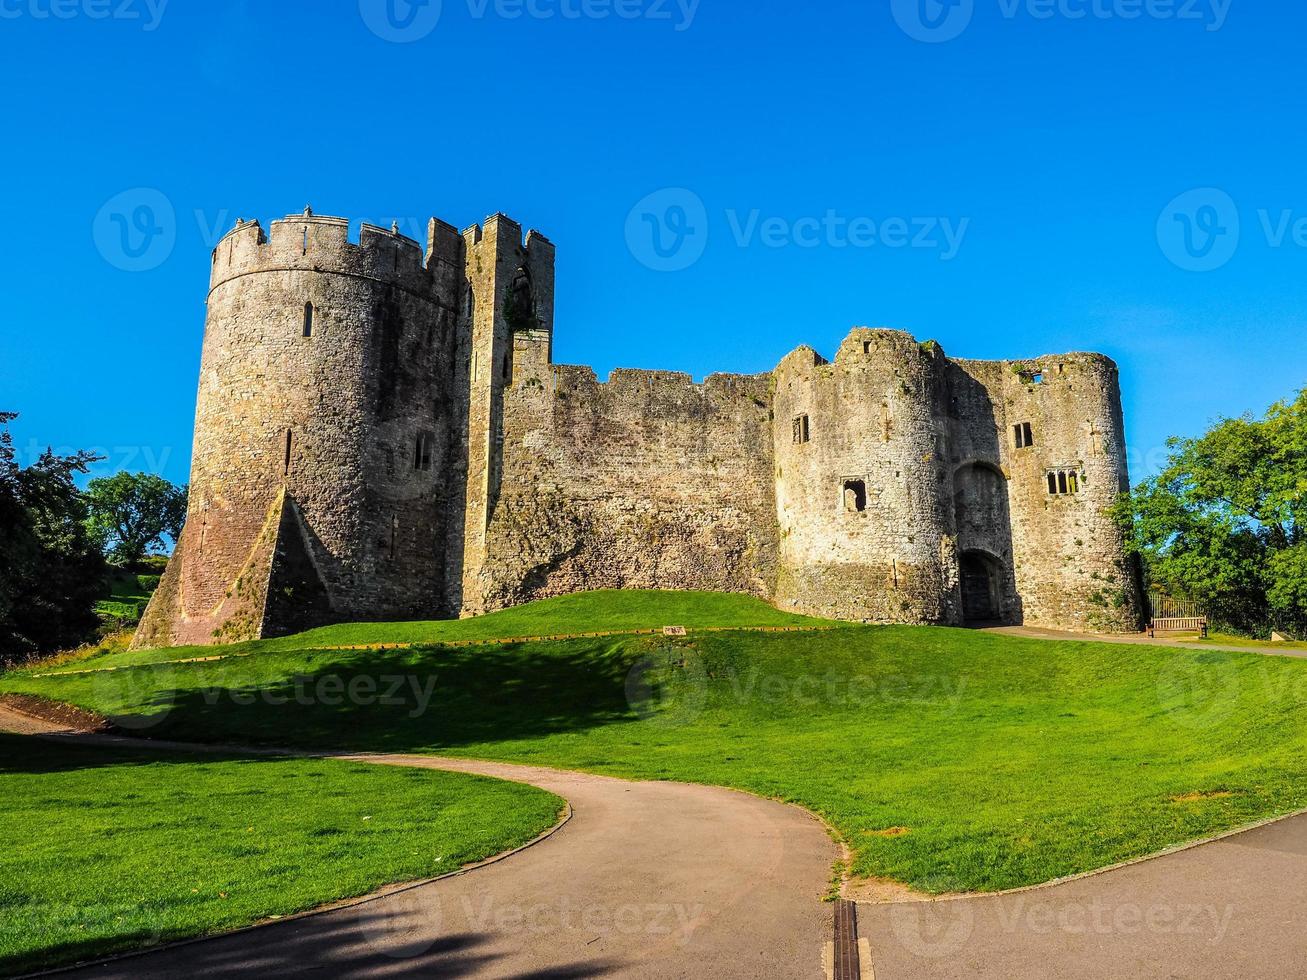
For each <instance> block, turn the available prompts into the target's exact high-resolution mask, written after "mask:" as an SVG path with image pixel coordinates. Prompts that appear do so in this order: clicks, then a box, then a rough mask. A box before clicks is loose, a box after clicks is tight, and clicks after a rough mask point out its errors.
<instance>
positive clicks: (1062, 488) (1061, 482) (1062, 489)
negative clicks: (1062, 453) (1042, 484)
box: [1057, 473, 1066, 493]
mask: <svg viewBox="0 0 1307 980" xmlns="http://www.w3.org/2000/svg"><path fill="white" fill-rule="evenodd" d="M1057 492H1058V493H1066V474H1065V473H1059V474H1058V475H1057Z"/></svg>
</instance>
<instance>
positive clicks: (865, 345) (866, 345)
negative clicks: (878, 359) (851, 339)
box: [862, 340, 871, 354]
mask: <svg viewBox="0 0 1307 980" xmlns="http://www.w3.org/2000/svg"><path fill="white" fill-rule="evenodd" d="M862 353H864V354H870V353H871V341H870V340H864V341H863V342H862Z"/></svg>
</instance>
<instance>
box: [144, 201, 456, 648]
mask: <svg viewBox="0 0 1307 980" xmlns="http://www.w3.org/2000/svg"><path fill="white" fill-rule="evenodd" d="M349 238H350V235H349V223H348V222H347V221H346V220H345V219H343V218H328V217H319V216H317V215H314V214H313V213H312V211H310V210H306V211H305V212H304V214H302V215H296V216H292V217H288V218H285V219H282V220H280V221H274V222H273V223H272V225H271V228H270V229H269V231H268V232H267V233H265V232H264V230H263V228H262V227H261V226H260V225H259V223H258V222H250V223H245V222H241V223H238V225H237V227H236V228H235V229H234V230H233V231H231V232H230V233H229V234H228V235H227V236H226V237H224V238H223V239H222V240H221V241H220V242H219V243H218V245H217V246H216V247H215V248H214V250H213V256H212V269H211V277H210V289H209V296H208V315H207V319H206V323H205V332H204V345H203V353H202V356H201V368H200V385H199V393H198V399H197V404H196V422H195V442H194V454H193V459H192V464H191V494H190V504H189V513H188V519H187V523H186V528H185V531H184V532H183V534H182V536H181V539H180V540H179V542H178V544H177V550H176V553H175V555H174V560H173V562H172V563H171V564H170V566H169V569H168V573H167V575H166V576H165V579H164V582H163V583H162V584H161V588H160V592H159V596H158V597H157V598H156V599H155V601H153V602H152V603H151V605H150V608H149V610H148V612H147V615H146V617H145V619H144V621H143V623H142V626H141V629H140V631H139V633H138V640H137V642H138V644H149V645H157V644H160V643H207V642H213V641H214V640H216V639H221V640H238V639H247V638H251V637H256V636H266V635H272V634H276V633H280V632H288V631H293V630H295V629H298V628H301V627H304V626H309V625H315V624H317V623H321V622H330V621H335V620H341V619H365V618H377V617H387V618H389V617H403V618H411V617H414V616H430V615H436V614H439V613H441V612H443V611H444V609H443V603H442V602H441V599H442V597H443V594H444V575H445V568H444V562H443V552H444V538H445V534H446V517H447V515H446V512H445V511H446V505H445V502H444V494H443V492H442V491H443V487H444V485H445V484H446V482H447V481H448V480H449V468H450V466H451V463H452V453H451V419H452V418H453V416H454V411H455V393H454V390H453V387H452V365H453V357H454V349H455V342H456V336H455V329H456V326H457V324H458V320H459V302H460V294H461V288H460V287H461V285H462V281H463V251H462V244H463V243H462V239H461V238H460V237H459V236H458V235H456V234H452V235H451V234H445V233H443V230H442V229H441V228H439V227H438V226H436V225H434V224H433V228H432V235H431V241H430V242H429V251H428V254H427V255H425V256H424V255H423V251H422V248H421V247H420V246H419V245H418V243H417V242H415V241H413V240H411V239H409V238H406V237H404V236H403V235H401V234H399V233H398V232H397V231H395V230H390V231H387V230H385V229H382V228H377V227H374V226H371V225H366V224H365V225H363V226H362V228H361V229H360V232H359V236H358V241H357V242H351V241H350V240H349Z"/></svg>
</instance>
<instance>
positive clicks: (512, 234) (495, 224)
mask: <svg viewBox="0 0 1307 980" xmlns="http://www.w3.org/2000/svg"><path fill="white" fill-rule="evenodd" d="M487 238H494V239H495V240H496V241H497V242H499V243H500V244H501V245H504V244H508V245H510V246H516V247H517V248H520V249H521V250H522V251H524V252H526V253H528V254H530V253H531V252H532V251H547V252H549V253H550V254H551V255H552V254H553V251H554V243H553V242H551V241H550V240H549V239H548V238H546V237H545V236H544V235H542V234H541V233H540V232H538V231H536V230H535V229H534V228H531V229H528V230H527V233H526V236H525V238H524V237H523V235H522V225H521V224H520V223H519V222H517V221H514V220H513V219H512V218H510V217H509V216H508V215H506V214H504V213H503V212H501V211H496V212H495V213H494V214H492V215H490V217H488V218H486V220H485V221H483V222H481V223H480V224H476V225H468V227H466V228H464V229H463V240H464V241H465V242H466V243H467V245H468V248H474V247H475V246H477V245H480V244H481V242H482V241H483V240H485V239H487Z"/></svg>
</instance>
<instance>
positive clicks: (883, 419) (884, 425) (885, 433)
mask: <svg viewBox="0 0 1307 980" xmlns="http://www.w3.org/2000/svg"><path fill="white" fill-rule="evenodd" d="M892 425H893V420H892V419H891V418H890V413H889V402H881V403H880V441H881V442H889V434H890V429H891V427H892Z"/></svg>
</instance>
